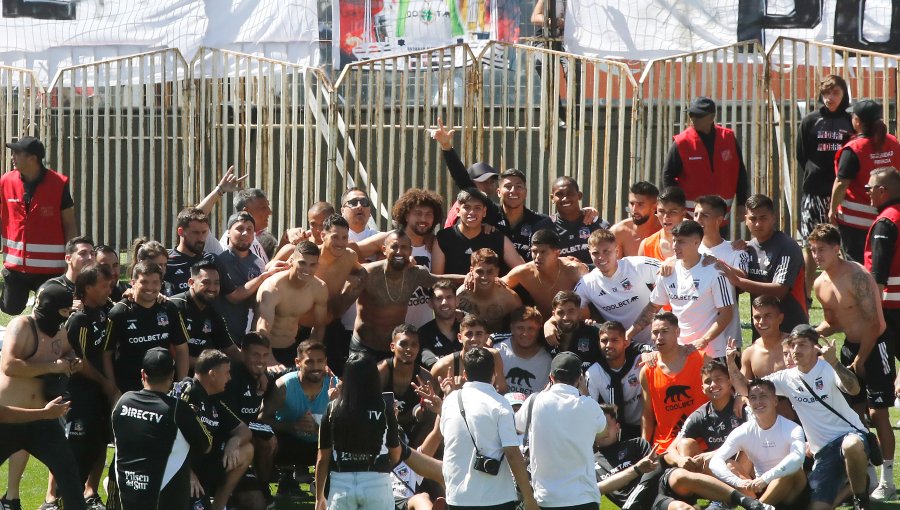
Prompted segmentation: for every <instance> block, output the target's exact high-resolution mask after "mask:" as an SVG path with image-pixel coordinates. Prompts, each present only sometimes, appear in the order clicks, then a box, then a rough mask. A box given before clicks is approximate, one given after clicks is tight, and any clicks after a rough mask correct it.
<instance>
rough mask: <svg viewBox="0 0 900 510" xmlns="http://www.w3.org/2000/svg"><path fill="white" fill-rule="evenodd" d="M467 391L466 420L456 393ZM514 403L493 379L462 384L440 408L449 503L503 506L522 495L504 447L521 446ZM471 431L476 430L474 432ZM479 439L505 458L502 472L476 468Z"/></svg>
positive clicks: (489, 452)
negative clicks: (504, 453)
mask: <svg viewBox="0 0 900 510" xmlns="http://www.w3.org/2000/svg"><path fill="white" fill-rule="evenodd" d="M459 391H461V392H462V394H461V395H462V400H463V406H465V409H466V423H468V429H466V424H465V423H464V422H463V417H462V415H461V414H460V412H459V404H458V400H457V396H456V394H457V392H459ZM514 414H515V413H513V410H512V406H511V405H510V404H509V402H507V400H506V399H505V398H503V396H502V395H500V394H499V393H497V390H495V389H494V387H493V386H491V385H490V384H488V383H483V382H467V383H465V384H464V385H463V387H462V389H459V390H456V391H454V392H453V393H451V394H449V395H448V396H447V398H446V399H445V400H444V405H443V410H442V412H441V434H443V436H444V464H443V468H442V472H443V474H444V483H445V485H446V487H447V503H448V504H450V505H453V506H491V505H502V504H504V503H509V502H511V501H516V500H518V495H517V494H516V486H515V483H514V482H513V477H512V471H510V469H509V461H507V460H506V456H505V455H502V454H503V448H506V447H510V446H514V447H517V448H518V447H519V434H518V433H517V432H516V424H515V421H514ZM469 431H471V435H470V433H469ZM473 436H474V439H475V441H474V442H475V444H477V445H478V451H479V452H481V454H482V455H485V456H487V457H490V458H492V459H500V458H501V456H502V457H503V460H501V463H500V471H499V472H498V473H497V475H496V476H495V475H489V474H486V473H482V472H481V471H476V470H475V469H473V468H472V460H473V459H474V457H475V448H474V446H473V444H472V443H473V441H472V438H473Z"/></svg>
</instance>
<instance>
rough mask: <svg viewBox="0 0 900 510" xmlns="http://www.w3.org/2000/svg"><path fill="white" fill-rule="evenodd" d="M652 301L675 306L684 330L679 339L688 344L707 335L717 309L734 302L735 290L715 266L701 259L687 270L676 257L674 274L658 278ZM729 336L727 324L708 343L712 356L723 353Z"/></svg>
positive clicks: (656, 303) (707, 352) (707, 350)
mask: <svg viewBox="0 0 900 510" xmlns="http://www.w3.org/2000/svg"><path fill="white" fill-rule="evenodd" d="M650 301H652V302H653V304H655V305H659V306H665V305H671V306H672V313H674V314H675V316H676V317H678V327H679V328H680V329H681V336H680V337H678V341H679V342H680V343H681V344H689V343H691V342H693V341H694V340H697V339H699V338H700V337H701V336H703V335H704V334H706V332H707V331H709V328H711V327H712V325H713V324H715V322H716V316H717V315H718V310H717V309H718V308H725V307H726V306H732V305H734V293H733V292H732V290H731V287H730V286H729V285H728V280H727V279H726V278H725V275H723V274H722V272H721V271H719V270H718V269H716V267H715V266H712V265H710V266H704V265H703V263H702V262H698V263H696V264H694V267H692V268H690V269H688V268H686V267H684V263H682V261H680V260H677V261H675V269H674V270H673V271H672V274H671V275H669V276H662V275H659V276H657V277H656V288H655V289H653V293H652V294H651V295H650ZM733 313H736V312H734V311H733ZM645 329H649V328H645ZM727 335H728V328H727V327H726V328H725V330H724V331H723V332H722V333H721V334H720V335H719V336H717V337H716V338H714V339H713V340H712V341H711V342H710V343H709V344H708V345H707V346H706V349H705V350H704V352H705V353H706V355H707V356H709V357H710V358H721V357H722V356H724V355H725V344H726V343H727Z"/></svg>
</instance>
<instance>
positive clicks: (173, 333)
mask: <svg viewBox="0 0 900 510" xmlns="http://www.w3.org/2000/svg"><path fill="white" fill-rule="evenodd" d="M187 339H188V332H187V328H186V327H185V325H184V320H183V319H182V318H181V313H180V312H179V311H178V308H176V307H175V305H174V304H172V303H170V302H168V301H166V302H164V303H154V304H153V306H151V307H150V308H145V307H143V306H141V305H139V304H137V303H135V302H133V301H122V302H120V303H117V304H116V306H114V307H113V309H112V310H111V311H110V312H109V322H108V324H107V327H106V337H105V338H104V340H103V348H104V350H107V351H113V367H114V369H115V370H114V372H115V379H116V386H118V388H119V391H122V392H125V391H137V390H138V389H140V388H141V363H142V361H143V359H144V353H146V352H147V351H148V350H150V349H152V348H154V347H165V348H169V347H170V346H173V345H181V344H183V343H186V342H187Z"/></svg>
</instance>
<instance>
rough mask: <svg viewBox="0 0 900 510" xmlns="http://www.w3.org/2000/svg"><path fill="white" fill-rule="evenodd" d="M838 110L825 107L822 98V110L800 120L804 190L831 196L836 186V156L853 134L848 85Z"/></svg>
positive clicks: (799, 135)
mask: <svg viewBox="0 0 900 510" xmlns="http://www.w3.org/2000/svg"><path fill="white" fill-rule="evenodd" d="M842 88H843V90H844V98H843V99H842V100H841V105H840V106H839V107H838V109H837V111H834V112H832V111H831V110H829V109H828V108H826V107H825V104H824V103H823V102H822V97H821V96H820V97H819V102H818V104H819V109H818V110H816V111H814V112H812V113H810V114H809V115H807V116H806V117H803V120H802V121H800V131H799V133H798V134H797V161H798V162H799V163H800V168H802V169H803V171H804V176H803V193H804V194H807V195H815V196H819V197H830V196H831V188H832V186H833V185H834V176H835V170H834V155H835V153H837V151H838V149H840V148H841V146H842V145H844V143H845V142H846V141H847V140H849V139H850V136H851V135H852V134H853V125H852V124H851V123H850V114H849V113H847V107H848V106H850V95H849V93H848V92H847V88H846V87H842Z"/></svg>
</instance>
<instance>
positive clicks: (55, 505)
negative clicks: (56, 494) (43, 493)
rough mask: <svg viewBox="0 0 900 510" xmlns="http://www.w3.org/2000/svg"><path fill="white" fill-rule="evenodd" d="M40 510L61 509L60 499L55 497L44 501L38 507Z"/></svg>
mask: <svg viewBox="0 0 900 510" xmlns="http://www.w3.org/2000/svg"><path fill="white" fill-rule="evenodd" d="M38 510H60V508H59V500H56V499H54V500H53V501H44V502H43V503H41V506H39V507H38Z"/></svg>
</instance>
